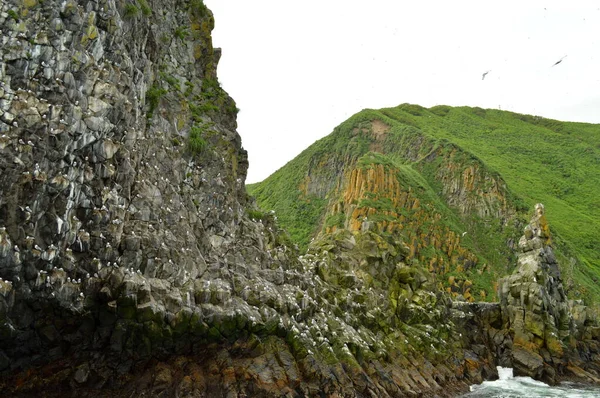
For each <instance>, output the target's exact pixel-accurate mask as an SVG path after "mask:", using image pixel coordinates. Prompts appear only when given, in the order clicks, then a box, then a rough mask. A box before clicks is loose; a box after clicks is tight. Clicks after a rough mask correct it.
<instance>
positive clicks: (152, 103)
mask: <svg viewBox="0 0 600 398" xmlns="http://www.w3.org/2000/svg"><path fill="white" fill-rule="evenodd" d="M166 93H167V90H165V89H164V88H162V87H159V86H158V85H156V84H154V85H153V86H151V87H150V88H149V89H148V90H147V91H146V101H147V102H148V112H147V113H146V116H147V117H148V119H151V118H152V116H153V115H154V111H155V110H156V108H157V107H158V104H159V102H160V99H161V98H162V96H163V95H165V94H166Z"/></svg>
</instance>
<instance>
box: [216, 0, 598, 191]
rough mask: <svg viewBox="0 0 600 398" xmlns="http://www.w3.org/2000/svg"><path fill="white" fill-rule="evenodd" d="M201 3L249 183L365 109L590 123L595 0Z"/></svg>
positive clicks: (594, 101)
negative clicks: (473, 109) (494, 112)
mask: <svg viewBox="0 0 600 398" xmlns="http://www.w3.org/2000/svg"><path fill="white" fill-rule="evenodd" d="M205 4H206V5H207V6H208V7H209V8H210V9H211V10H212V11H213V13H214V15H215V24H216V28H215V30H214V31H213V42H214V45H215V47H221V48H222V49H223V55H222V57H221V61H220V63H219V69H218V74H219V81H220V82H221V84H222V86H223V88H225V90H226V91H227V92H229V94H230V95H231V96H232V97H233V98H234V99H235V100H236V102H237V106H238V108H240V113H239V114H238V132H239V133H240V135H241V136H242V144H243V146H244V148H245V149H247V150H248V153H249V160H250V169H249V173H248V179H247V182H248V183H253V182H258V181H261V180H263V179H265V178H266V177H268V176H269V175H270V174H272V173H273V172H274V171H276V170H277V169H278V168H280V167H282V166H283V165H285V163H287V162H288V161H290V160H291V159H293V158H294V157H295V156H296V155H298V154H299V153H300V152H301V151H302V150H304V149H305V148H306V147H308V146H309V145H310V144H312V143H313V142H314V141H316V140H317V139H319V138H321V137H324V136H326V135H327V134H329V133H331V131H332V130H333V128H334V127H335V126H337V125H338V124H340V123H341V122H343V121H344V120H346V119H347V118H348V117H350V116H351V115H353V114H354V113H356V112H358V111H360V110H361V109H364V108H375V109H377V108H383V107H391V106H396V105H399V104H401V103H405V102H408V103H413V104H419V105H422V106H425V107H431V106H434V105H440V104H444V105H454V106H460V105H469V106H479V107H482V108H498V107H501V109H504V110H511V111H515V112H520V113H528V114H532V115H540V116H545V117H549V118H553V119H559V120H569V121H585V122H591V123H600V76H599V74H600V1H598V0H595V1H580V0H570V1H566V0H563V1H535V0H521V1H513V0H503V1H492V0H489V1H486V0H478V1H460V0H444V1H419V0H412V1H406V0H368V1H367V0H360V1H358V0H303V1H289V0H205ZM565 55H567V57H566V58H564V60H563V61H562V62H561V63H560V64H559V65H556V66H554V67H552V65H553V64H554V63H555V62H556V61H558V60H559V59H561V58H562V57H563V56H565ZM488 70H491V71H490V72H489V74H488V75H487V76H486V78H485V80H482V79H481V76H482V74H483V73H484V72H485V71H488Z"/></svg>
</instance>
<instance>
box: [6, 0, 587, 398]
mask: <svg viewBox="0 0 600 398" xmlns="http://www.w3.org/2000/svg"><path fill="white" fill-rule="evenodd" d="M212 27H213V18H212V14H211V13H210V11H209V10H208V9H206V7H205V6H204V5H203V3H202V1H199V0H198V1H197V0H190V1H175V0H171V1H153V0H150V1H147V0H144V1H142V0H137V1H134V2H117V1H114V0H102V1H84V0H80V1H63V2H56V1H52V0H44V1H41V0H38V1H36V0H33V1H16V0H11V1H8V2H3V3H1V4H0V30H1V34H0V40H1V43H2V45H1V49H0V278H1V279H0V391H1V392H2V393H3V395H6V396H31V395H33V394H43V395H45V396H56V397H58V396H61V397H62V396H65V395H67V394H77V395H79V396H90V397H92V396H94V397H95V396H106V397H109V396H110V397H115V396H184V397H202V396H265V397H266V396H269V397H270V396H316V395H326V396H353V397H362V396H373V397H375V396H377V397H385V396H403V395H418V394H421V395H434V394H437V395H452V394H453V392H455V391H457V390H460V389H464V388H465V387H466V386H467V385H468V384H470V383H472V382H474V381H481V380H482V379H483V378H484V377H490V376H493V375H494V368H493V366H494V365H495V364H496V361H497V358H498V357H497V356H496V355H494V354H493V353H492V352H493V351H487V348H489V347H496V346H494V345H493V343H494V342H495V340H493V339H491V338H490V337H489V336H488V335H487V334H486V335H480V334H478V333H473V332H472V331H473V326H474V325H481V326H482V327H488V326H489V325H492V326H493V327H495V326H498V328H499V329H503V326H502V322H504V319H505V318H506V319H512V318H510V316H509V315H506V316H504V312H499V310H498V308H499V306H497V305H493V304H490V305H487V304H486V305H484V304H481V305H475V306H470V305H468V304H465V303H462V304H460V303H459V304H453V303H452V302H451V301H450V299H449V296H448V295H447V294H446V293H444V292H443V291H440V290H439V288H438V284H437V282H436V281H435V280H434V279H433V278H432V275H431V273H430V272H429V267H431V266H432V265H431V264H422V263H420V262H419V261H418V260H419V259H418V258H416V255H415V253H416V252H415V253H413V254H411V250H412V249H411V247H413V244H412V243H411V242H410V241H404V240H403V238H402V236H395V235H393V234H390V233H386V229H385V228H388V227H389V226H390V225H392V223H389V222H387V221H386V223H381V224H380V226H381V227H382V229H378V228H368V227H365V228H363V224H361V227H360V229H359V228H355V229H353V230H352V231H350V230H342V229H340V230H337V231H330V232H331V233H328V234H323V235H322V236H321V237H320V238H319V239H317V240H315V241H314V242H313V244H312V245H311V247H310V251H309V252H308V253H307V254H305V255H303V256H298V251H297V249H296V248H295V245H294V244H293V242H292V241H291V240H290V239H289V237H288V236H287V235H286V234H285V233H284V232H282V231H281V230H280V229H279V227H278V225H277V222H276V220H277V216H276V215H275V214H273V213H272V212H262V211H260V210H258V209H257V208H256V207H254V205H253V204H252V202H251V200H249V199H248V197H247V196H246V193H245V187H244V180H245V175H246V169H247V159H246V153H245V151H244V150H243V149H242V147H241V142H240V137H239V136H238V134H237V133H236V131H235V127H236V122H235V113H236V108H235V103H234V102H233V100H232V99H231V98H229V96H228V95H227V94H226V93H225V92H224V91H223V90H222V89H221V88H220V87H219V84H218V82H217V79H216V73H215V70H216V65H217V62H218V58H219V51H218V50H217V49H213V47H212V43H211V37H210V31H211V29H212ZM371 130H372V131H373V133H374V134H376V135H377V137H378V138H377V139H376V140H374V141H372V142H370V144H369V145H370V147H371V146H372V148H375V147H376V146H377V145H380V144H381V140H383V139H385V137H386V136H385V134H384V133H385V126H382V125H379V124H377V123H376V125H373V126H372V129H371ZM369 134H370V133H369ZM359 138H360V137H359ZM411 148H412V147H411ZM419 148H421V147H417V149H414V148H413V149H410V148H409V147H406V150H407V151H408V152H411V151H413V150H414V151H416V152H415V153H417V152H418V153H420V152H421V151H422V150H421V149H419ZM422 148H424V147H422ZM423 151H424V149H423ZM411 153H412V152H411ZM413 155H414V154H413ZM407 156H408V155H407ZM350 158H351V159H354V161H355V162H356V161H357V160H358V158H357V157H350ZM350 158H349V159H350ZM357 173H359V172H358V171H357ZM378 173H379V172H378ZM474 173H476V171H474ZM380 174H381V173H379V174H378V175H380ZM358 177H359V176H358V174H357V178H356V179H355V181H356V182H357V183H356V184H351V185H349V186H348V187H349V188H348V189H347V190H346V191H347V192H348V193H349V195H350V193H351V192H356V195H354V194H353V195H354V196H352V195H350V196H349V198H350V199H352V198H354V199H357V200H362V199H372V198H370V197H368V196H369V195H367V194H366V193H367V191H368V192H371V193H374V194H377V193H378V192H380V188H381V187H387V188H390V189H392V188H393V189H396V191H398V190H399V191H398V200H399V202H398V205H400V199H401V198H404V199H402V205H403V206H404V205H406V204H407V203H411V204H412V205H413V207H414V204H415V203H416V201H415V198H413V197H411V196H410V194H411V190H404V191H403V190H402V189H401V188H400V185H399V184H398V181H396V183H394V182H393V180H390V179H389V178H388V179H386V178H387V177H385V176H384V175H383V174H381V177H382V179H381V181H387V183H384V184H382V185H381V184H378V183H377V181H380V180H379V179H378V178H375V180H374V181H375V182H376V186H373V187H372V188H373V189H367V190H365V189H362V188H361V189H359V190H358V191H355V190H354V188H353V187H360V186H361V185H360V184H358V182H359V180H360V179H359V178H358ZM475 180H477V179H475ZM324 181H325V180H323V182H322V183H321V182H319V179H318V178H317V176H315V178H313V179H312V180H307V181H305V182H306V187H307V189H309V190H310V191H311V192H321V191H322V190H323V189H321V188H319V187H322V186H324V185H323V184H325V182H324ZM361 181H362V180H361ZM477 181H478V180H477ZM482 181H485V178H484V179H483V180H482ZM327 183H329V182H327ZM311 184H312V185H311ZM390 184H391V185H390ZM394 184H395V185H394ZM380 185H381V186H380ZM333 186H337V187H339V188H340V189H341V188H342V187H343V186H344V185H342V184H338V185H335V184H334V185H332V187H333ZM387 188H386V189H387ZM461 190H462V188H460V187H457V188H456V190H453V191H452V192H460V191H461ZM413 192H414V190H413ZM449 194H452V193H449ZM350 199H349V201H348V206H350V205H353V200H350ZM484 207H486V206H484V205H482V206H479V205H477V206H475V208H478V209H479V208H484ZM488 207H489V206H488ZM486 208H487V207H486ZM344 211H346V210H344ZM494 214H495V213H494ZM361 215H363V214H362V213H361V214H359V215H358V216H361ZM364 215H365V216H367V217H369V216H370V215H371V214H369V213H368V212H367V213H365V214H364ZM396 215H398V214H396ZM358 216H357V217H358ZM351 220H354V219H351ZM352 222H353V221H352ZM396 224H397V223H396ZM396 224H394V225H396ZM384 227H385V228H384ZM423 228H425V227H423ZM424 236H425V237H426V238H427V239H434V240H436V242H439V244H440V250H441V249H443V250H449V247H450V246H452V247H453V248H454V249H453V250H458V249H457V248H456V246H457V244H458V243H457V242H458V237H457V236H454V235H452V236H451V235H450V234H448V236H449V238H447V239H446V238H439V237H436V236H434V235H432V236H429V235H427V234H425V235H424ZM451 238H452V239H451ZM422 239H425V238H424V237H423V236H416V237H415V245H417V246H418V245H419V244H422V242H421V240H422ZM446 241H448V242H447V243H444V242H446ZM444 245H446V246H448V247H446V246H444ZM417 246H415V247H417ZM451 254H452V253H450V254H448V255H449V256H451ZM546 258H548V257H547V256H546ZM540 280H544V281H545V280H546V279H542V278H541V277H540ZM515 283H518V281H515ZM544 283H545V282H544ZM556 291H557V292H558V290H556ZM553 292H554V291H553ZM558 294H559V295H560V293H558ZM555 296H556V294H555V293H552V297H555ZM503 303H504V301H503ZM507 303H508V301H507ZM510 303H512V304H510V305H512V306H513V307H515V308H516V307H518V305H521V306H522V305H526V304H527V303H525V304H519V303H516V302H514V303H513V302H512V301H511V302H510ZM503 308H504V307H503ZM561 308H562V307H561ZM570 308H571V311H573V308H574V307H573V306H571V307H570ZM526 311H529V309H527V310H526ZM560 311H562V310H558V312H556V314H558V315H560V314H561V312H560ZM534 313H536V312H535V309H534ZM498 314H500V315H498ZM585 314H586V312H585V311H583V310H581V311H579V316H578V317H573V318H569V319H573V322H571V321H569V322H571V323H569V328H572V327H573V328H578V327H579V326H577V325H578V323H577V322H579V323H580V324H581V326H586V325H587V324H589V321H585ZM553 319H557V318H556V317H555V318H553ZM582 319H584V321H582ZM498 320H500V321H498ZM546 320H547V319H545V318H544V319H543V321H544V322H545V321H546ZM507 322H508V321H507ZM586 322H587V324H586ZM498 323H500V325H498ZM513 323H514V322H513ZM513 323H511V325H512V324H513ZM503 330H508V329H506V328H504V329H503ZM557 330H559V331H560V330H563V329H560V328H558V327H557ZM564 330H566V329H564ZM577 330H586V331H589V330H590V329H589V328H588V327H585V328H581V329H577ZM584 333H587V332H584ZM503 335H504V336H510V333H509V332H506V333H504V334H503ZM536 336H537V335H536ZM586 336H588V337H589V339H590V341H591V339H592V338H595V336H592V335H586ZM561 338H562V337H561ZM534 340H535V339H534ZM506 341H508V340H506ZM515 341H516V340H515ZM535 341H537V340H535ZM561 341H562V340H561ZM497 347H500V344H498V345H497ZM585 347H591V346H590V345H586V346H585ZM494 349H496V348H494ZM497 349H498V350H499V349H500V348H497ZM578 352H581V350H580V351H578ZM593 352H594V351H591V350H589V351H588V353H590V355H591V354H592V353H593ZM590 374H591V373H590Z"/></svg>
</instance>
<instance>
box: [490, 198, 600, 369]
mask: <svg viewBox="0 0 600 398" xmlns="http://www.w3.org/2000/svg"><path fill="white" fill-rule="evenodd" d="M544 212H545V210H544V206H543V205H542V204H540V203H538V204H537V205H536V206H535V212H534V215H533V217H532V219H531V221H530V223H529V224H528V225H527V226H526V227H525V231H524V232H525V233H524V235H523V236H522V237H521V239H520V240H519V243H518V255H517V268H516V270H515V271H514V273H513V274H512V275H510V276H508V277H506V278H503V279H502V280H501V281H500V282H499V295H500V305H501V307H502V315H503V328H504V330H505V331H506V332H507V333H506V335H507V336H509V337H510V339H511V340H512V343H511V344H512V346H511V347H510V351H507V355H509V356H511V357H512V363H513V365H514V366H515V368H516V370H517V371H518V372H520V373H521V374H525V375H528V376H531V377H534V378H538V379H540V378H541V379H546V380H549V381H555V380H556V377H557V375H556V371H557V369H561V368H562V367H571V369H570V370H571V371H573V372H577V373H579V374H581V375H584V376H585V377H587V378H588V379H591V380H594V381H598V380H597V379H596V377H597V373H596V372H594V375H591V374H586V373H585V372H584V371H582V370H580V369H577V367H578V366H584V367H591V368H592V369H595V370H596V371H597V364H594V363H593V361H592V363H586V361H585V360H586V359H588V360H589V359H592V358H594V357H595V356H596V355H597V354H598V352H599V351H598V349H599V348H600V346H598V341H597V338H598V337H599V336H600V329H599V328H598V323H597V318H596V317H594V314H593V311H592V310H591V309H588V308H587V307H584V306H583V305H582V303H581V302H574V301H570V300H568V299H567V297H566V294H565V291H564V289H563V286H562V279H561V275H560V270H559V268H558V263H557V261H556V258H555V255H554V251H553V249H552V247H551V245H550V244H551V237H550V228H549V226H548V222H547V221H546V216H545V214H544ZM509 352H510V354H508V353H509Z"/></svg>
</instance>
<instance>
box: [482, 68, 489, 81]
mask: <svg viewBox="0 0 600 398" xmlns="http://www.w3.org/2000/svg"><path fill="white" fill-rule="evenodd" d="M490 72H491V69H490V70H488V71H487V72H484V73H483V74H482V75H481V80H484V79H485V77H486V76H487V74H488V73H490Z"/></svg>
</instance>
